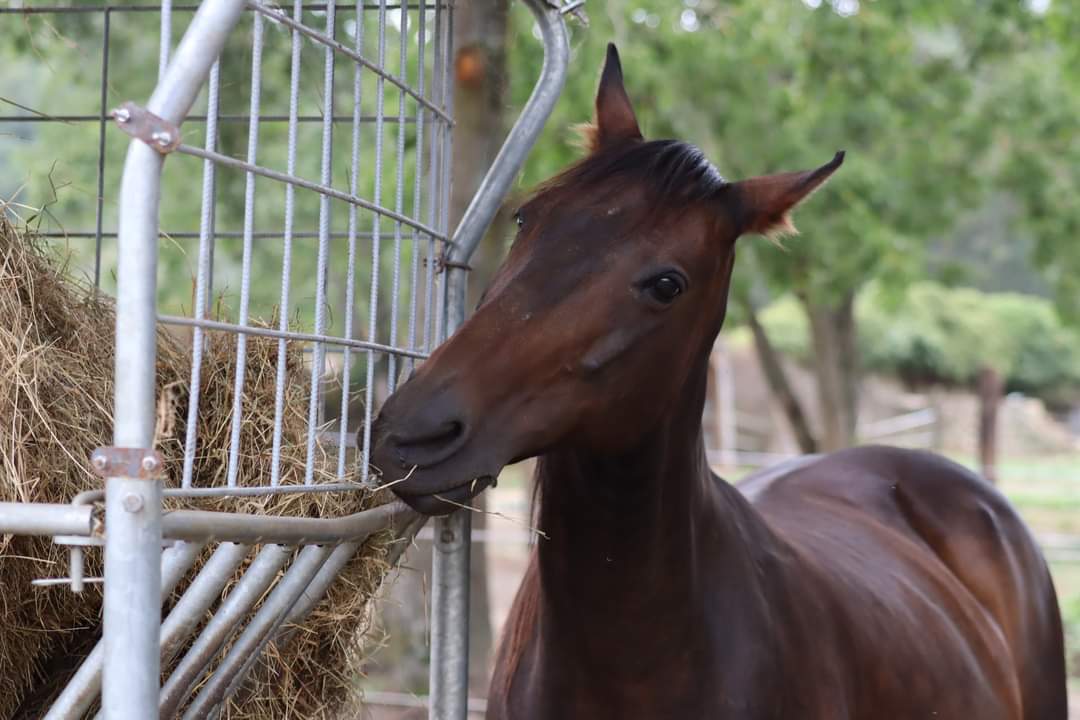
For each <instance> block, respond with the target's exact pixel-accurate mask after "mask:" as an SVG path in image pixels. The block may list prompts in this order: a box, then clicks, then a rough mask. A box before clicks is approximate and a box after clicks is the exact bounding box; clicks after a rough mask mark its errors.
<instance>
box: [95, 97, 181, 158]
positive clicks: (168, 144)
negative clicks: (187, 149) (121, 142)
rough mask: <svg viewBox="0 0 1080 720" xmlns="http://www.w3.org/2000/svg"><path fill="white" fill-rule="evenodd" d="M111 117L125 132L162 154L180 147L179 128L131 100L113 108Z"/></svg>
mask: <svg viewBox="0 0 1080 720" xmlns="http://www.w3.org/2000/svg"><path fill="white" fill-rule="evenodd" d="M112 118H113V120H115V121H116V124H117V126H118V127H119V128H120V129H121V130H123V131H124V132H125V133H127V134H128V135H130V136H131V137H133V138H138V139H139V140H142V141H143V142H144V143H146V144H147V145H149V146H150V147H152V148H154V149H155V150H157V151H158V152H159V153H161V154H162V155H168V154H169V153H171V152H172V151H173V150H175V149H176V148H178V147H180V128H178V127H177V126H176V125H174V124H173V123H171V122H169V121H168V120H166V119H165V118H161V117H158V116H157V115H155V114H154V113H152V112H150V111H149V110H147V109H146V108H144V107H140V106H139V105H136V104H135V103H133V102H130V101H128V102H126V103H124V104H123V105H121V106H120V107H118V108H116V109H115V110H113V111H112Z"/></svg>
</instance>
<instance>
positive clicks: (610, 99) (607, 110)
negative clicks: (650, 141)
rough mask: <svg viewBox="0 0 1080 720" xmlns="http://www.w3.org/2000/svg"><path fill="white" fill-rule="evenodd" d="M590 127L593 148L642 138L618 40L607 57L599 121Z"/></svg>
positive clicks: (598, 96)
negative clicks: (626, 84) (631, 101)
mask: <svg viewBox="0 0 1080 720" xmlns="http://www.w3.org/2000/svg"><path fill="white" fill-rule="evenodd" d="M589 131H590V132H588V137H587V141H588V146H589V149H590V150H591V151H592V152H596V151H597V150H600V149H601V148H605V147H609V146H611V145H615V144H617V143H623V142H628V141H631V140H641V139H642V135H641V130H640V129H639V128H638V122H637V117H636V116H635V115H634V107H633V105H631V104H630V96H629V95H627V94H626V87H625V86H624V85H623V74H622V63H620V62H619V51H618V50H617V49H615V44H614V43H608V47H607V59H606V60H605V61H604V70H603V72H602V73H601V74H600V87H599V88H598V89H597V91H596V122H595V124H594V126H593V127H592V128H589Z"/></svg>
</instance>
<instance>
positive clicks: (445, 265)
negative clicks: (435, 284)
mask: <svg viewBox="0 0 1080 720" xmlns="http://www.w3.org/2000/svg"><path fill="white" fill-rule="evenodd" d="M427 264H428V259H427V258H424V265H427ZM434 267H435V272H436V273H443V272H446V270H447V269H456V270H464V271H465V272H472V269H473V268H472V265H469V264H468V263H463V262H456V261H454V260H447V259H446V253H439V255H438V256H437V257H436V258H435V263H434Z"/></svg>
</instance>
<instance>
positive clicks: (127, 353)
mask: <svg viewBox="0 0 1080 720" xmlns="http://www.w3.org/2000/svg"><path fill="white" fill-rule="evenodd" d="M162 160H163V157H162V156H161V155H160V154H159V153H157V152H156V151H155V150H153V149H152V148H150V147H149V146H148V145H145V144H143V143H141V142H138V141H135V142H132V144H131V146H130V149H129V150H128V156H127V160H126V162H125V164H124V176H123V180H122V181H121V190H120V227H119V237H118V245H119V253H118V255H119V258H118V268H117V275H118V279H119V282H118V287H117V297H116V337H118V338H123V339H124V342H120V343H117V344H116V370H115V372H116V378H118V380H119V381H118V382H116V383H115V396H116V400H115V425H114V434H113V442H114V444H115V445H117V446H119V447H133V448H149V447H150V446H151V445H152V443H153V433H154V369H155V359H156V347H155V341H156V320H157V314H156V303H155V297H156V292H157V277H156V276H157V239H158V238H157V219H158V201H159V192H160V175H161V166H162ZM105 518H106V523H107V526H108V529H109V530H108V533H107V535H106V538H105V612H104V627H105V632H104V641H105V674H104V678H103V687H102V707H103V710H104V714H105V717H106V718H107V720H145V719H146V718H150V717H153V716H154V713H155V712H157V688H158V674H159V671H158V621H157V616H158V612H159V610H160V606H159V602H160V587H161V567H160V557H161V484H160V482H158V481H157V480H143V479H139V478H131V477H110V478H108V479H107V480H106V485H105Z"/></svg>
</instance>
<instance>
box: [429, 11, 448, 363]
mask: <svg viewBox="0 0 1080 720" xmlns="http://www.w3.org/2000/svg"><path fill="white" fill-rule="evenodd" d="M449 13H450V9H449V8H447V9H446V12H443V5H442V3H436V5H435V62H436V65H435V70H434V73H435V76H436V78H438V93H437V95H436V96H435V97H434V98H433V100H434V101H435V102H436V103H438V105H439V107H441V108H442V109H443V110H445V109H446V96H447V92H448V88H447V86H448V85H449V84H450V70H449V67H448V65H449V63H448V58H449V53H448V52H447V51H446V46H448V45H449V43H450V40H449V35H448V34H447V32H446V26H447V20H446V17H445V16H446V15H449ZM435 134H437V135H438V136H439V154H438V158H439V161H438V163H437V164H436V165H434V166H433V168H432V169H433V170H434V171H435V173H436V174H435V181H434V185H433V187H432V189H433V190H434V194H433V195H432V202H434V203H435V222H436V223H437V224H436V226H435V227H438V228H439V229H440V230H442V231H446V230H447V229H448V228H447V227H446V226H445V225H443V224H442V218H443V205H444V201H445V199H446V198H445V194H444V192H443V190H444V184H445V183H446V182H447V178H449V177H450V168H448V167H445V165H446V161H447V157H448V148H447V145H448V143H449V141H450V125H449V123H447V122H445V121H444V122H442V123H441V124H440V126H439V128H438V130H436V131H435ZM443 252H444V253H449V248H447V247H444V248H443ZM435 279H436V282H437V283H438V286H437V287H436V288H435V310H434V315H435V324H434V326H433V330H432V332H433V336H434V340H435V342H436V343H440V342H442V341H443V339H445V337H446V335H445V334H444V323H443V321H444V320H445V319H446V318H445V316H446V273H444V272H439V273H436V276H435Z"/></svg>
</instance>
